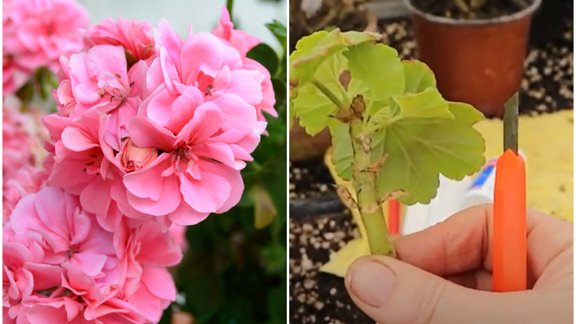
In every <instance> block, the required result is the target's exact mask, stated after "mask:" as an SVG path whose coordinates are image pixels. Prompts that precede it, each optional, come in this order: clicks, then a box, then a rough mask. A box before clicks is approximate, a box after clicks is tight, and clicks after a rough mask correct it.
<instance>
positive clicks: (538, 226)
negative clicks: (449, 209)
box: [394, 204, 573, 278]
mask: <svg viewBox="0 0 576 324" xmlns="http://www.w3.org/2000/svg"><path fill="white" fill-rule="evenodd" d="M526 217H527V219H526V223H527V228H528V231H527V233H526V235H527V240H528V271H529V275H530V276H533V278H538V277H539V276H540V275H541V274H542V272H543V271H544V269H545V268H546V266H547V265H548V264H549V263H550V262H551V260H552V259H554V258H555V257H556V256H558V254H559V253H560V252H561V251H563V250H566V249H568V248H571V246H572V241H573V240H572V226H571V224H570V223H567V222H564V221H561V220H558V219H556V218H553V217H550V216H548V215H545V214H542V213H539V212H535V211H528V212H527V215H526ZM491 235H492V205H491V204H487V205H480V206H476V207H472V208H469V209H466V210H463V211H461V212H458V213H456V214H454V215H453V216H451V217H450V218H448V219H447V220H446V221H444V222H441V223H439V224H436V225H434V226H432V227H430V228H428V229H425V230H423V231H420V232H416V233H413V234H410V235H406V236H402V237H397V238H396V239H395V240H394V244H395V247H396V252H397V254H398V258H399V259H401V260H403V261H405V262H407V263H410V264H413V265H415V266H417V267H419V268H421V269H423V270H426V271H429V272H432V273H434V274H436V275H439V276H450V275H456V274H460V273H463V272H468V271H473V270H478V269H482V268H484V269H487V270H492V260H491V259H492V249H491V244H490V243H491Z"/></svg>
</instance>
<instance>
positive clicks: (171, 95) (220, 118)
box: [45, 17, 275, 231]
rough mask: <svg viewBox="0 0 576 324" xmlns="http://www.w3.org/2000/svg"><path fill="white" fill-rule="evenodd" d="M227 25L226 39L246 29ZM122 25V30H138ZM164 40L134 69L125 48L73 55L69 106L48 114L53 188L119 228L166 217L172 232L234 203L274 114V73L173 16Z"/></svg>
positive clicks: (63, 103)
mask: <svg viewBox="0 0 576 324" xmlns="http://www.w3.org/2000/svg"><path fill="white" fill-rule="evenodd" d="M227 20H228V21H229V19H228V18H226V17H224V18H223V20H222V21H221V25H222V26H221V27H222V28H221V29H222V35H223V37H228V38H229V39H232V38H234V37H236V36H234V37H232V35H243V34H241V33H240V34H237V33H236V31H234V30H233V29H231V28H232V27H231V24H229V23H226V21H227ZM108 23H112V22H111V21H108V22H107V24H108ZM115 26H116V27H111V26H108V27H110V30H115V31H116V32H118V33H120V34H123V35H132V33H133V32H134V29H135V28H136V27H134V26H135V25H131V24H130V23H129V22H128V21H122V22H120V23H118V24H117V25H115ZM104 27H105V26H101V28H99V29H98V30H100V32H102V28H104ZM115 28H116V29H115ZM107 30H108V29H107ZM120 30H122V31H120ZM138 35H139V34H138ZM138 35H133V36H134V37H135V38H139V36H138ZM116 36H117V35H116ZM231 37H232V38H231ZM238 37H240V36H238ZM236 38H237V37H236ZM115 39H116V38H115ZM127 39H128V36H126V39H124V40H127ZM249 39H252V38H249ZM119 42H120V43H122V44H121V45H122V46H127V44H126V43H125V42H124V41H119ZM138 42H140V40H138ZM154 43H155V48H154V49H155V53H156V54H155V55H153V56H151V57H149V58H148V59H146V60H140V61H138V62H136V63H134V64H133V65H131V66H130V67H129V64H128V63H127V61H126V55H125V53H124V52H125V50H126V49H124V48H122V47H121V46H115V45H95V46H93V47H91V48H87V49H85V51H84V52H81V53H78V54H74V55H72V56H71V57H70V58H69V59H66V58H63V59H62V73H61V76H62V79H63V80H62V81H61V83H60V86H59V88H58V90H57V92H56V94H55V97H56V99H57V102H58V109H59V113H58V114H55V115H53V116H49V117H47V118H46V119H45V124H46V126H47V128H48V129H49V131H50V134H51V139H52V142H51V144H50V145H51V146H52V148H51V152H52V153H51V159H50V160H49V161H51V162H52V165H53V167H52V169H51V176H50V179H49V183H50V184H51V185H54V186H57V187H61V188H64V189H65V190H67V191H70V192H72V193H74V194H78V195H80V202H81V204H82V207H83V208H84V209H86V210H87V211H89V212H91V213H94V214H96V215H97V219H98V222H99V224H100V225H101V226H103V227H104V228H105V229H107V230H109V231H114V229H115V228H116V226H118V225H119V224H120V222H121V220H122V217H123V216H124V215H125V216H127V217H129V218H130V219H131V220H130V224H131V226H132V227H135V226H139V225H141V224H142V222H146V221H148V220H149V219H150V218H153V217H156V218H157V219H156V220H157V221H158V222H159V223H161V224H162V225H163V229H167V228H168V227H169V225H170V223H172V222H175V223H177V224H180V225H190V224H196V223H198V222H200V221H202V220H203V219H205V218H206V217H207V216H208V215H209V214H210V213H223V212H225V211H227V210H229V209H230V208H231V207H232V206H234V205H235V204H236V203H237V202H238V201H239V199H240V197H241V195H242V191H243V183H242V178H241V176H240V170H242V169H243V168H244V167H245V165H246V162H247V161H251V160H252V157H251V156H250V154H251V153H252V152H253V151H254V149H255V148H256V146H257V145H258V143H259V141H260V136H261V135H262V134H263V132H264V130H265V127H266V122H265V119H264V116H263V115H262V113H261V111H264V110H267V111H269V112H270V113H272V114H275V111H274V109H273V105H274V93H273V91H272V87H271V83H270V75H269V74H268V72H267V71H266V69H265V68H264V67H262V66H261V65H259V64H258V63H257V62H254V61H251V60H249V59H247V58H245V57H244V56H243V53H241V52H239V51H238V50H237V49H236V48H235V47H234V46H232V45H231V42H230V41H228V40H227V39H224V38H222V37H218V36H215V35H213V34H210V33H192V34H191V35H190V36H189V37H188V39H187V40H185V41H182V40H181V39H180V37H179V36H178V35H177V34H176V33H175V32H174V31H173V30H172V29H171V27H170V26H169V25H168V23H167V22H166V21H162V22H160V24H159V25H158V27H157V32H156V39H155V42H154Z"/></svg>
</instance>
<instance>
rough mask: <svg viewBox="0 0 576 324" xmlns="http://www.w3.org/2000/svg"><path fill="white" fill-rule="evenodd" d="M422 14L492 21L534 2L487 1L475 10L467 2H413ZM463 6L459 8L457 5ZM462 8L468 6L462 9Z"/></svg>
mask: <svg viewBox="0 0 576 324" xmlns="http://www.w3.org/2000/svg"><path fill="white" fill-rule="evenodd" d="M410 2H411V3H412V5H413V6H414V7H415V8H417V9H419V10H420V11H422V12H426V13H429V14H431V15H434V16H439V17H446V18H453V19H492V18H497V17H502V16H507V15H511V14H513V13H516V12H519V11H521V10H522V9H525V8H527V7H528V6H529V4H531V3H532V2H533V0H486V1H485V3H484V4H483V5H482V6H479V7H477V8H473V7H472V6H470V4H469V2H470V1H466V0H460V1H455V0H435V1H430V0H411V1H410ZM458 3H459V4H461V5H460V6H458V5H457V4H458ZM461 6H466V8H462V7H461Z"/></svg>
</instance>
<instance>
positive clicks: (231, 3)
mask: <svg viewBox="0 0 576 324" xmlns="http://www.w3.org/2000/svg"><path fill="white" fill-rule="evenodd" d="M233 8H234V0H226V9H228V13H229V14H230V21H232V22H234V16H233V15H232V9H233Z"/></svg>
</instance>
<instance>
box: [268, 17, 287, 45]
mask: <svg viewBox="0 0 576 324" xmlns="http://www.w3.org/2000/svg"><path fill="white" fill-rule="evenodd" d="M266 28H268V30H269V31H270V32H271V33H272V34H273V35H274V37H276V39H277V40H278V42H279V43H280V44H281V45H282V48H283V49H284V50H286V26H284V24H282V23H281V22H279V21H278V20H274V21H272V22H271V23H267V24H266Z"/></svg>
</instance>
